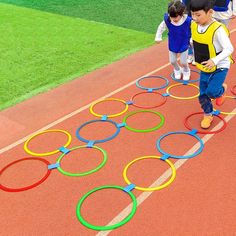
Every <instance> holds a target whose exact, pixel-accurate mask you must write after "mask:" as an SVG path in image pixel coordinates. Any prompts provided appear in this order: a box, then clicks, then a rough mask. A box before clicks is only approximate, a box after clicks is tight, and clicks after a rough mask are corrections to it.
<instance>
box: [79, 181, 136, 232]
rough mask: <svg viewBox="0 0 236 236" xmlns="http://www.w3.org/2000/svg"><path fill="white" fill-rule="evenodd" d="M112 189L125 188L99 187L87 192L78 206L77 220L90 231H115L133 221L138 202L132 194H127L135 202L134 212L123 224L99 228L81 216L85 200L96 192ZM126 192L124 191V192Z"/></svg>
mask: <svg viewBox="0 0 236 236" xmlns="http://www.w3.org/2000/svg"><path fill="white" fill-rule="evenodd" d="M110 188H114V189H119V190H122V191H123V189H124V188H122V187H120V186H115V185H107V186H101V187H98V188H95V189H93V190H91V191H89V192H87V193H86V194H85V195H84V196H83V197H82V198H81V199H80V200H79V202H78V205H77V208H76V215H77V218H78V220H79V221H80V222H81V223H82V224H83V225H84V226H86V227H87V228H90V229H94V230H111V229H115V228H118V227H120V226H122V225H124V224H126V223H127V222H129V221H130V220H131V218H132V217H133V216H134V214H135V212H136V209H137V200H136V198H135V196H134V194H133V193H132V192H127V193H128V194H129V196H130V197H131V199H132V201H133V207H132V210H131V212H130V214H129V215H128V216H126V217H125V218H124V219H123V220H122V221H121V222H119V223H117V224H114V225H108V226H97V225H92V224H90V223H88V222H87V221H86V220H85V219H84V218H83V217H82V215H81V206H82V204H83V202H84V200H85V199H86V198H87V197H88V196H89V195H91V194H92V193H94V192H96V191H99V190H102V189H110ZM123 192H124V191H123ZM124 193H125V192H124Z"/></svg>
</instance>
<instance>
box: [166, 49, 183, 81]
mask: <svg viewBox="0 0 236 236" xmlns="http://www.w3.org/2000/svg"><path fill="white" fill-rule="evenodd" d="M169 60H170V63H171V64H172V65H173V67H174V77H175V79H180V78H181V70H180V66H179V64H178V62H177V53H174V52H171V51H169Z"/></svg>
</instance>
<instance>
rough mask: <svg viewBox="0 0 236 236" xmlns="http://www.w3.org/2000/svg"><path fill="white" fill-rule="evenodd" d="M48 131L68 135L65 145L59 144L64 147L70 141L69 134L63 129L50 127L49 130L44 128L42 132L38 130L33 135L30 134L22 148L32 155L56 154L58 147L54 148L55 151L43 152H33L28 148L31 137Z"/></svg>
mask: <svg viewBox="0 0 236 236" xmlns="http://www.w3.org/2000/svg"><path fill="white" fill-rule="evenodd" d="M50 132H56V133H58V132H59V133H63V134H65V135H67V137H68V140H67V143H66V144H65V145H61V146H64V147H67V146H68V145H69V144H70V143H71V135H70V134H69V133H68V132H67V131H65V130H60V129H51V130H45V131H42V132H39V133H37V134H35V135H33V136H31V137H30V138H29V139H28V140H27V141H26V142H25V144H24V150H25V151H26V152H27V153H29V154H31V155H33V156H38V157H40V156H41V157H42V156H49V155H53V154H56V153H58V152H60V150H59V149H57V150H55V151H51V152H44V153H36V152H33V151H31V150H29V148H28V146H29V143H30V142H31V141H32V139H34V138H36V137H37V136H39V135H42V134H46V133H50Z"/></svg>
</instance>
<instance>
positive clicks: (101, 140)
mask: <svg viewBox="0 0 236 236" xmlns="http://www.w3.org/2000/svg"><path fill="white" fill-rule="evenodd" d="M96 122H108V123H111V124H113V125H114V126H115V127H116V132H115V133H114V134H113V135H112V136H110V137H108V138H105V139H97V140H88V139H85V138H83V137H81V136H80V134H79V132H80V131H81V129H82V128H83V127H84V126H86V125H89V124H91V123H96ZM119 133H120V127H118V125H117V123H115V122H114V121H112V120H91V121H88V122H85V123H84V124H82V125H81V126H80V127H79V128H78V129H77V130H76V137H77V138H78V139H79V140H80V141H82V142H85V143H89V142H90V141H93V143H104V142H106V141H109V140H112V139H113V138H115V137H116V136H117V135H118V134H119Z"/></svg>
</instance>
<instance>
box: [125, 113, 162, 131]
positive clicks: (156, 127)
mask: <svg viewBox="0 0 236 236" xmlns="http://www.w3.org/2000/svg"><path fill="white" fill-rule="evenodd" d="M137 113H153V114H155V115H157V116H158V117H159V118H160V119H161V121H160V123H159V124H158V125H156V126H155V127H152V128H149V129H135V128H132V127H130V126H129V125H127V122H126V121H127V119H128V118H129V117H131V116H133V115H136V114H137ZM164 120H165V119H164V116H163V115H162V114H161V113H159V112H157V111H150V110H138V111H133V112H130V113H129V114H127V115H126V116H125V117H124V119H123V123H125V124H126V125H125V128H126V129H128V130H131V131H134V132H138V133H147V132H151V131H154V130H157V129H159V128H161V127H162V126H163V124H164Z"/></svg>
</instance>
